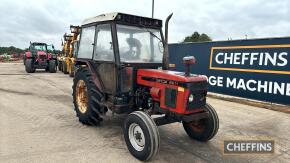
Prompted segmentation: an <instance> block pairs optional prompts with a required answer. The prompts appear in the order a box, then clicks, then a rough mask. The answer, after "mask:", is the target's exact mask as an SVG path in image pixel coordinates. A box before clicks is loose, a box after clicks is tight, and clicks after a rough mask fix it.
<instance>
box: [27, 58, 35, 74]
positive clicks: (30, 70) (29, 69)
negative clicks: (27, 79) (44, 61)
mask: <svg viewBox="0 0 290 163" xmlns="http://www.w3.org/2000/svg"><path fill="white" fill-rule="evenodd" d="M25 70H26V72H27V73H34V72H35V68H34V62H33V60H32V59H26V60H25Z"/></svg>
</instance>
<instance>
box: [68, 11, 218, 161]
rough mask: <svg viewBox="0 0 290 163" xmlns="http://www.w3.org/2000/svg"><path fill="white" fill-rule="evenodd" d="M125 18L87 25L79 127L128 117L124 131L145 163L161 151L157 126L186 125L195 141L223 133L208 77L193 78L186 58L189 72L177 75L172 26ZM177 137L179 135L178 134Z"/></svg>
mask: <svg viewBox="0 0 290 163" xmlns="http://www.w3.org/2000/svg"><path fill="white" fill-rule="evenodd" d="M171 16H172V14H171V15H170V16H169V17H168V18H167V20H166V23H165V37H163V32H162V21H161V20H158V19H151V18H146V17H140V16H135V15H129V14H122V13H110V14H103V15H99V16H96V17H93V18H89V19H86V20H84V22H83V23H82V26H81V35H80V42H79V48H78V53H77V59H76V66H77V70H76V72H75V77H74V80H73V87H72V88H73V103H74V107H75V111H76V115H77V117H78V119H79V121H80V122H81V123H83V124H87V125H98V124H99V123H100V122H101V121H102V120H103V116H105V114H106V112H107V111H108V110H110V111H111V112H113V113H117V114H122V113H126V114H128V116H127V118H126V120H125V121H124V125H123V133H124V139H125V142H126V144H127V147H128V149H129V151H130V153H131V154H132V155H133V156H134V157H136V158H138V159H139V160H142V161H145V160H149V159H151V158H152V157H153V156H155V155H156V154H157V152H158V150H159V146H160V137H159V132H158V128H157V126H160V125H165V124H169V123H173V122H182V124H183V127H184V130H185V132H186V133H187V134H188V136H189V137H190V138H192V139H195V140H198V141H208V140H210V139H211V138H213V137H214V136H215V134H216V133H217V131H218V128H219V120H218V116H217V113H216V112H215V110H214V109H213V107H212V106H210V105H209V104H207V103H206V95H207V77H206V76H203V75H197V74H191V73H190V66H191V65H192V64H195V62H196V61H195V58H194V57H193V56H188V57H184V58H183V61H181V62H183V63H184V64H185V66H186V72H177V71H171V70H168V69H169V62H168V44H167V42H168V41H167V40H168V22H169V19H170V18H171ZM172 134H174V133H172Z"/></svg>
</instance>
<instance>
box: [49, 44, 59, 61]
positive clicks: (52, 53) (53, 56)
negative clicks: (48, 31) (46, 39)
mask: <svg viewBox="0 0 290 163" xmlns="http://www.w3.org/2000/svg"><path fill="white" fill-rule="evenodd" d="M47 53H48V55H49V56H50V57H52V58H56V57H57V55H56V51H55V48H54V45H52V44H50V45H47Z"/></svg>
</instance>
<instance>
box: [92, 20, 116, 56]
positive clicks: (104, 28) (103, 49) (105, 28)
mask: <svg viewBox="0 0 290 163" xmlns="http://www.w3.org/2000/svg"><path fill="white" fill-rule="evenodd" d="M94 59H95V60H102V61H114V50H113V42H112V33H111V25H110V24H102V25H97V29H96V44H95V55H94Z"/></svg>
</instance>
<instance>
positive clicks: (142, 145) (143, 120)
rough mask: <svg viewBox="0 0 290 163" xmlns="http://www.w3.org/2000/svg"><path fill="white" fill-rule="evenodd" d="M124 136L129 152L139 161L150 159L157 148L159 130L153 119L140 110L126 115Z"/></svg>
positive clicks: (156, 151)
mask: <svg viewBox="0 0 290 163" xmlns="http://www.w3.org/2000/svg"><path fill="white" fill-rule="evenodd" d="M124 138H125V141H126V144H127V147H128V150H129V151H130V153H131V154H132V155H133V156H134V157H136V158H137V159H139V160H141V161H147V160H150V159H151V158H152V157H154V156H155V155H156V154H157V153H158V150H159V142H160V137H159V132H158V129H157V126H156V124H155V122H154V121H153V119H152V118H151V117H150V116H149V115H148V114H146V113H145V112H142V111H135V112H132V113H131V114H129V115H128V117H127V119H126V120H125V122H124Z"/></svg>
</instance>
